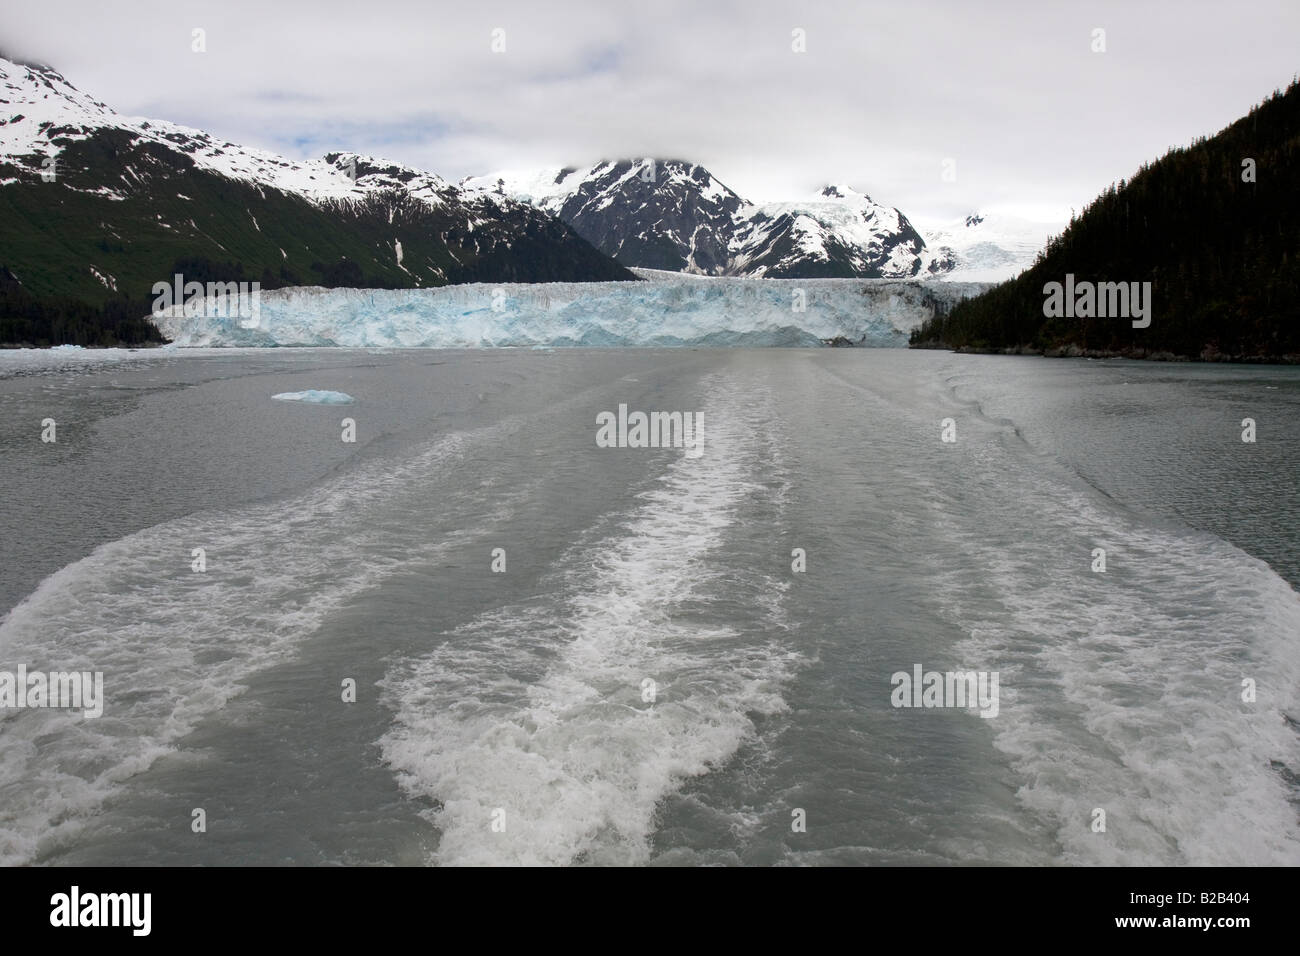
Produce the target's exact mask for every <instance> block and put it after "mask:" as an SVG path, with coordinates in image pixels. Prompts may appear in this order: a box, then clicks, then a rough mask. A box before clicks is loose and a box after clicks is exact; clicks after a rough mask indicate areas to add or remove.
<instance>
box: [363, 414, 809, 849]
mask: <svg viewBox="0 0 1300 956" xmlns="http://www.w3.org/2000/svg"><path fill="white" fill-rule="evenodd" d="M761 404H762V398H761V397H756V396H755V395H753V394H746V395H741V394H723V393H721V392H717V391H715V392H714V394H712V395H711V396H710V398H709V400H708V401H707V402H706V403H705V404H704V406H703V407H706V408H707V409H708V421H709V427H708V434H707V438H706V446H705V452H704V455H703V456H702V457H700V458H690V457H687V456H685V455H682V456H680V457H678V458H677V459H676V460H675V461H673V463H672V464H671V465H669V466H668V467H667V469H666V470H665V472H664V473H663V474H662V475H661V476H660V477H659V478H657V479H656V480H655V481H654V483H653V484H652V485H651V486H650V487H649V488H647V489H646V490H644V491H642V492H641V493H640V494H639V495H638V496H637V498H636V501H635V504H634V505H633V506H632V507H631V508H630V510H629V511H627V512H626V513H625V514H616V515H612V516H610V517H609V518H608V519H607V521H606V522H604V523H602V524H598V526H597V527H596V528H594V529H593V530H592V531H591V532H590V534H589V537H588V540H586V541H584V542H583V543H581V544H579V545H578V546H576V547H574V548H573V549H571V550H570V551H569V552H568V553H567V554H565V555H564V556H563V558H562V559H561V560H560V561H559V562H558V564H557V566H556V570H554V571H553V572H552V573H551V576H550V580H549V582H548V583H549V585H550V587H549V589H548V590H549V593H547V594H544V595H542V596H539V597H538V598H537V599H535V600H533V601H531V602H526V603H523V604H516V605H512V606H509V607H504V608H500V609H497V610H494V611H492V612H490V613H487V614H485V615H482V616H481V617H479V618H477V619H475V620H474V621H472V622H470V623H469V624H467V625H465V626H464V627H461V628H460V629H458V630H457V631H455V632H453V633H451V634H449V635H447V639H446V641H445V643H443V644H442V645H441V646H440V647H439V648H438V649H437V650H435V651H434V652H433V653H431V654H429V655H427V656H425V657H422V658H420V659H417V660H413V661H402V662H398V663H395V664H394V666H393V668H392V670H391V671H390V673H389V674H388V675H387V676H386V677H385V679H384V681H383V682H382V686H383V688H384V692H385V700H386V702H387V703H388V704H389V706H391V707H392V708H393V710H394V714H395V719H394V725H393V728H392V730H391V731H390V732H389V733H388V734H387V735H386V736H385V737H384V738H383V740H382V741H381V746H382V749H383V754H384V758H385V760H386V761H387V762H388V763H389V764H390V765H391V767H392V768H393V770H394V772H395V774H396V776H397V778H398V780H399V782H400V783H401V784H402V785H403V787H404V788H406V789H407V790H408V791H409V792H411V793H413V794H418V795H421V796H426V797H431V798H433V799H434V800H435V801H437V808H436V809H435V810H434V811H431V812H430V814H429V818H430V819H431V821H432V822H434V823H435V824H436V825H437V827H438V828H439V830H440V831H441V838H440V843H439V847H438V850H437V853H436V859H435V862H438V863H443V864H461V865H478V864H501V863H511V864H528V865H536V864H564V863H571V862H579V863H623V864H630V863H643V862H645V861H647V860H648V859H649V857H650V852H651V851H650V847H649V844H648V837H649V835H650V834H651V833H652V831H653V829H654V819H655V812H656V807H657V805H658V803H659V801H660V800H662V799H663V798H664V797H665V796H666V795H668V794H669V793H671V792H673V791H674V790H675V789H676V788H677V787H678V786H679V785H680V784H681V782H682V781H684V780H685V779H687V778H690V777H694V776H698V775H700V774H704V773H707V772H708V771H709V770H710V769H712V768H715V767H718V766H720V765H721V764H722V763H723V762H725V761H726V760H727V759H728V758H729V757H730V756H731V755H732V754H734V753H735V752H736V750H737V748H738V747H739V746H740V745H741V744H742V742H744V741H745V740H746V739H747V738H749V737H751V735H752V734H753V731H754V726H753V723H752V721H751V716H752V715H753V714H756V713H759V714H771V713H776V712H779V711H781V710H783V709H784V707H785V703H784V700H783V698H782V696H781V685H782V682H783V681H784V679H785V678H786V676H787V674H788V673H789V670H790V668H791V667H793V666H794V665H795V660H796V658H795V657H794V656H793V655H792V654H791V653H790V652H789V651H788V650H787V649H786V648H785V647H784V645H783V643H782V637H783V634H784V627H785V625H784V619H783V617H782V614H781V603H782V596H783V594H784V588H785V584H784V583H783V582H781V581H779V580H776V579H774V578H772V577H770V576H768V575H766V574H763V573H759V572H755V571H752V570H745V568H747V567H753V566H754V562H742V561H737V562H736V566H735V567H730V568H728V566H727V564H728V563H727V562H726V561H725V552H726V549H727V548H728V546H729V544H730V543H731V536H730V532H731V531H732V529H733V528H734V527H735V526H736V523H737V522H738V521H741V520H742V517H743V515H744V514H745V509H746V505H747V502H749V501H751V500H753V499H754V498H755V497H758V496H768V497H770V496H772V495H773V494H774V492H773V491H772V485H771V483H768V482H763V481H760V480H757V479H756V476H757V475H758V474H759V473H760V472H762V471H763V470H764V469H765V468H773V467H777V466H776V465H774V461H775V459H774V458H773V457H772V451H773V450H772V449H771V448H770V447H768V446H767V445H766V444H765V443H763V442H762V441H760V440H757V439H756V438H755V437H754V432H753V428H752V425H751V422H750V420H749V417H751V416H752V415H753V414H754V413H755V408H756V406H759V405H761ZM746 412H748V415H747V414H746ZM612 453H617V452H612ZM760 566H761V565H760ZM719 605H723V606H724V608H723V610H722V611H721V612H720V611H719ZM720 622H726V623H720ZM648 681H652V682H653V685H651V684H648V683H647V682H648ZM651 688H652V689H653V695H652V696H653V699H647V690H648V689H651ZM494 820H495V821H496V822H497V823H498V825H501V824H503V825H504V829H503V830H499V831H494V829H493V823H494Z"/></svg>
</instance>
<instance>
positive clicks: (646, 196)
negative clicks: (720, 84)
mask: <svg viewBox="0 0 1300 956" xmlns="http://www.w3.org/2000/svg"><path fill="white" fill-rule="evenodd" d="M460 185H461V186H462V187H463V188H465V189H467V190H472V191H477V192H481V193H487V194H490V195H498V196H502V197H512V198H514V199H518V200H521V201H523V202H527V203H531V204H533V205H535V206H537V207H538V208H540V209H544V210H546V211H547V212H553V213H555V214H556V215H558V216H559V217H560V218H561V219H563V220H564V221H565V222H567V223H568V224H569V225H571V226H573V228H574V229H575V230H576V231H577V232H578V234H579V235H581V236H582V237H583V238H585V239H587V240H588V241H590V242H591V243H592V244H593V245H594V246H596V248H598V249H600V250H601V251H602V252H605V253H606V254H608V255H610V256H613V257H614V258H615V259H617V260H618V261H619V262H621V263H623V264H624V265H628V266H637V267H641V268H647V269H665V270H670V271H676V272H692V273H698V274H701V275H727V276H748V277H767V278H908V277H911V276H915V275H918V274H919V273H920V272H921V271H922V268H923V265H924V263H925V262H926V261H927V260H926V259H925V257H924V252H925V240H924V239H922V237H921V235H920V233H918V232H917V231H916V230H915V229H914V228H913V227H912V224H911V223H909V222H908V221H907V218H906V217H905V216H904V215H903V214H902V213H901V212H899V211H898V210H897V209H891V208H889V207H887V206H882V205H880V204H879V203H877V202H875V201H873V200H872V199H871V198H870V197H869V196H867V195H865V194H864V193H861V192H858V191H856V190H853V189H851V188H850V187H848V186H844V185H833V186H827V187H826V188H825V189H823V190H822V191H821V193H820V194H819V195H817V196H815V197H812V198H810V199H809V200H808V201H805V202H788V203H775V204H767V205H758V204H755V203H752V202H750V201H749V200H747V199H744V198H742V197H741V196H739V195H737V194H736V193H735V192H734V191H733V190H732V189H731V188H729V187H728V186H727V185H726V184H725V183H723V182H722V181H721V180H719V179H718V178H717V177H715V176H714V175H713V174H712V173H710V172H709V171H708V170H707V169H705V168H704V167H703V166H699V165H696V164H692V163H687V162H684V161H681V160H653V159H640V160H617V161H608V162H601V163H597V164H595V165H593V166H585V167H565V168H563V169H561V168H548V169H541V170H532V171H524V172H502V173H497V174H494V175H490V176H480V177H470V178H468V179H465V180H462V181H461V183H460Z"/></svg>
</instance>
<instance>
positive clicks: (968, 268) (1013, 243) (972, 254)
mask: <svg viewBox="0 0 1300 956" xmlns="http://www.w3.org/2000/svg"><path fill="white" fill-rule="evenodd" d="M1065 226H1066V223H1065V222H1036V221H1033V220H1029V219H1021V218H1017V217H1015V216H1007V215H1003V214H1001V213H994V212H978V213H972V214H970V215H968V216H963V217H962V218H961V219H958V220H955V221H953V222H949V223H943V224H939V225H937V226H936V227H935V228H934V229H932V230H930V231H927V232H926V233H925V241H926V246H927V250H926V252H927V261H926V272H927V273H929V274H932V275H946V276H947V277H948V278H950V279H959V280H963V281H966V282H1002V281H1004V280H1006V279H1010V278H1012V277H1014V276H1016V275H1017V274H1019V273H1020V272H1022V271H1023V270H1025V269H1027V268H1029V267H1030V266H1031V265H1033V264H1034V259H1035V258H1036V257H1037V255H1038V253H1039V252H1041V251H1042V250H1043V248H1044V247H1045V246H1046V245H1047V240H1048V239H1049V238H1050V237H1051V236H1054V235H1058V234H1060V233H1061V232H1062V231H1063V230H1064V229H1065Z"/></svg>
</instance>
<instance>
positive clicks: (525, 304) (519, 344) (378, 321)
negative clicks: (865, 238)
mask: <svg viewBox="0 0 1300 956" xmlns="http://www.w3.org/2000/svg"><path fill="white" fill-rule="evenodd" d="M638 271H639V272H640V275H641V277H642V281H638V282H550V283H533V284H524V283H500V284H490V283H473V284H465V285H449V286H441V287H438V288H433V289H324V288H320V287H316V286H306V287H294V288H288V289H276V290H273V291H268V292H262V293H261V294H260V295H261V301H260V308H259V311H258V314H257V316H256V318H254V319H253V320H251V321H250V320H249V319H247V318H238V317H236V316H228V315H223V314H221V313H223V312H225V311H226V310H223V309H204V310H202V311H203V314H200V315H188V316H187V315H184V314H183V312H182V310H175V309H174V310H169V311H167V312H164V313H162V314H159V315H155V316H153V319H154V321H155V322H156V323H157V324H158V326H159V329H160V330H161V331H162V333H163V335H165V336H166V337H167V338H169V339H171V340H172V341H173V343H174V344H176V345H177V346H180V347H188V348H193V347H236V346H239V347H243V346H249V347H258V346H261V347H274V346H304V347H322V346H323V347H329V346H337V347H343V348H491V347H516V348H532V347H538V346H543V347H561V346H820V345H822V344H825V343H828V342H832V341H835V342H838V343H840V344H853V345H861V346H874V347H891V346H892V347H899V346H905V345H906V344H907V335H908V333H909V332H910V331H911V330H912V329H913V328H915V327H916V326H918V325H920V324H921V323H922V322H923V321H925V320H926V319H927V318H929V317H930V316H932V315H933V314H934V313H935V311H936V309H947V308H950V307H951V306H952V305H953V304H954V303H955V302H957V301H958V300H960V299H963V298H966V297H968V296H971V295H976V294H978V293H979V292H982V291H984V289H985V288H987V287H988V286H987V284H986V283H977V282H948V281H938V280H900V279H741V278H708V277H701V276H686V275H682V274H678V273H664V272H653V271H651V270H638Z"/></svg>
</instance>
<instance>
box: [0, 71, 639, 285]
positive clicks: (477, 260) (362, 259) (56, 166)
mask: <svg viewBox="0 0 1300 956" xmlns="http://www.w3.org/2000/svg"><path fill="white" fill-rule="evenodd" d="M0 203H3V204H4V206H5V207H6V208H7V209H8V210H9V213H10V214H9V215H5V216H0V265H2V266H7V267H8V268H9V269H10V270H11V271H12V272H13V273H14V274H15V275H16V276H18V278H19V281H20V282H21V283H22V284H23V285H24V286H25V287H27V288H29V290H30V291H31V292H32V293H34V294H40V295H53V294H67V295H72V296H74V297H77V298H80V299H83V300H93V299H96V298H99V299H101V300H102V299H103V298H104V297H106V296H109V295H111V294H112V293H114V292H118V291H120V292H123V293H125V294H128V295H130V296H131V297H133V298H136V297H139V296H143V295H145V294H146V293H147V292H148V290H149V288H150V287H151V285H152V284H153V283H154V282H155V281H158V280H162V279H167V278H169V277H170V275H171V271H172V269H173V267H174V265H175V263H176V262H177V261H180V260H184V261H185V262H186V263H188V264H189V265H190V266H191V269H190V271H192V272H199V273H205V274H201V275H196V278H198V279H200V281H204V280H208V279H214V278H216V279H232V278H235V277H236V275H238V276H239V277H242V278H246V279H258V278H260V279H261V280H262V281H263V285H264V286H269V285H270V284H278V285H296V284H316V285H322V284H323V285H364V286H387V287H413V286H428V285H441V284H444V283H447V282H464V281H500V282H507V281H543V282H545V281H564V280H574V281H583V280H600V279H631V278H632V276H631V274H630V273H628V272H627V271H626V270H625V269H623V268H622V267H620V266H618V265H617V264H616V263H614V262H612V261H611V260H610V259H608V258H607V257H606V256H604V255H602V254H601V253H599V252H598V251H597V250H595V249H594V248H592V247H591V245H590V244H589V243H587V242H586V241H585V240H583V239H581V238H580V237H579V236H578V235H577V234H576V233H575V232H574V231H573V230H572V229H570V228H569V227H568V226H566V225H565V224H564V223H563V222H562V221H560V220H559V219H557V218H555V217H553V216H552V215H550V214H548V213H546V212H544V211H541V210H539V209H537V208H536V207H534V206H532V205H530V204H527V203H523V202H516V201H514V200H511V199H509V198H507V197H504V196H493V195H488V194H485V193H483V192H481V191H469V192H467V191H464V190H461V189H460V188H458V187H457V186H455V185H453V184H451V183H448V182H447V181H446V180H444V179H442V178H441V177H439V176H437V175H435V174H433V173H428V172H424V171H421V170H417V169H412V168H409V167H406V166H402V165H399V164H395V163H391V162H387V161H384V160H379V159H375V158H372V157H369V156H361V155H357V154H354V153H331V154H329V155H327V156H326V157H324V158H322V159H313V160H305V161H297V160H291V159H288V158H286V157H284V156H280V155H277V154H275V153H272V152H269V151H267V150H262V149H256V148H250V147H245V146H240V145H239V144H236V143H231V142H227V141H224V140H221V139H218V138H216V137H213V136H212V135H211V134H209V133H206V132H204V131H203V130H197V129H191V128H188V127H183V126H178V125H176V124H174V123H168V122H164V121H159V120H149V119H141V118H133V117H126V116H122V115H121V114H118V113H116V112H115V111H114V110H113V109H111V108H110V107H109V106H107V105H106V104H104V103H102V102H99V101H98V100H96V99H95V98H94V97H92V96H90V95H88V94H85V93H83V92H81V91H80V90H78V89H77V88H76V87H75V86H73V85H72V84H71V83H69V82H68V81H67V79H65V78H64V77H63V76H62V75H61V74H60V73H59V72H58V71H56V70H54V69H52V68H50V67H47V66H42V65H37V64H32V65H28V64H23V63H17V62H14V61H11V60H7V59H0ZM214 270H216V271H218V272H220V273H221V274H220V275H213V274H212V273H213V271H214Z"/></svg>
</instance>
